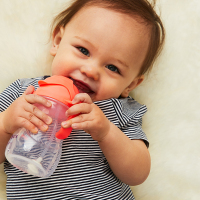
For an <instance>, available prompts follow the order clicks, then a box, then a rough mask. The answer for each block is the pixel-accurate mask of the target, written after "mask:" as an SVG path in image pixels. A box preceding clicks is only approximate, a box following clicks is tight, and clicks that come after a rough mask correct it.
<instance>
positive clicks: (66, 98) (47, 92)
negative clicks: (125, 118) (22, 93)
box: [34, 75, 79, 106]
mask: <svg viewBox="0 0 200 200" xmlns="http://www.w3.org/2000/svg"><path fill="white" fill-rule="evenodd" d="M38 84H39V86H40V87H39V88H38V89H37V90H36V91H35V92H34V94H37V95H41V96H47V97H50V98H53V99H56V100H57V101H60V102H62V103H64V104H66V105H68V106H71V105H72V103H71V101H72V100H73V99H74V97H75V95H76V94H78V93H79V91H78V89H77V87H76V86H75V85H74V84H73V81H72V80H71V79H69V78H67V77H64V76H58V75H54V76H51V77H49V78H46V79H45V80H40V81H38Z"/></svg>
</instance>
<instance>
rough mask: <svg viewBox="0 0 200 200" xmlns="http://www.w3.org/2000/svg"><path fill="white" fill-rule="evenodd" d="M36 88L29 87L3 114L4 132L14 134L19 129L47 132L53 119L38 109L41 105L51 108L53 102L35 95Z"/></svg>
mask: <svg viewBox="0 0 200 200" xmlns="http://www.w3.org/2000/svg"><path fill="white" fill-rule="evenodd" d="M33 92H34V87H33V86H29V87H28V88H27V89H26V91H25V92H24V94H23V95H22V96H20V97H19V98H18V99H16V100H15V101H14V102H13V103H12V104H11V105H10V106H9V107H8V108H7V109H6V110H5V111H4V112H3V113H2V114H3V115H2V122H3V127H4V131H5V132H6V133H11V134H13V133H14V132H15V131H16V130H17V129H18V128H22V127H23V128H26V129H27V130H29V131H31V132H32V133H37V132H38V129H40V130H42V131H46V130H47V129H48V124H50V123H51V122H52V119H51V118H50V117H49V116H47V115H46V114H45V113H44V112H42V111H41V110H40V109H39V108H37V107H36V106H35V105H34V104H35V103H39V104H42V105H44V106H46V107H51V102H49V101H47V100H46V99H45V98H43V97H41V96H38V95H35V94H33Z"/></svg>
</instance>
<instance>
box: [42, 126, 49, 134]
mask: <svg viewBox="0 0 200 200" xmlns="http://www.w3.org/2000/svg"><path fill="white" fill-rule="evenodd" d="M47 129H48V126H47V125H46V124H44V125H43V126H42V131H44V132H45V131H47Z"/></svg>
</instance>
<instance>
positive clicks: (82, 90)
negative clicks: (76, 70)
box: [71, 78, 94, 94]
mask: <svg viewBox="0 0 200 200" xmlns="http://www.w3.org/2000/svg"><path fill="white" fill-rule="evenodd" d="M71 80H72V81H73V83H74V85H75V86H76V87H77V89H78V91H79V92H80V93H87V94H93V93H94V91H92V90H91V88H90V87H89V86H88V85H87V84H85V83H84V82H82V81H78V80H74V79H72V78H71Z"/></svg>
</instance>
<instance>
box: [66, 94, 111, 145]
mask: <svg viewBox="0 0 200 200" xmlns="http://www.w3.org/2000/svg"><path fill="white" fill-rule="evenodd" d="M73 104H74V105H73V106H72V107H70V108H69V109H68V110H67V111H66V115H67V117H69V116H72V115H77V114H79V115H78V116H76V117H74V118H72V119H69V120H67V121H64V122H62V127H63V128H69V127H70V126H71V127H72V128H73V129H79V130H80V129H82V130H84V131H85V132H87V133H89V134H90V135H91V136H92V138H93V139H94V140H96V141H102V140H103V138H104V137H105V136H106V135H107V134H108V132H109V129H110V123H111V122H110V121H109V120H108V119H107V118H106V116H105V115H104V113H103V112H102V110H101V109H100V108H99V107H98V106H97V105H95V104H94V103H93V102H92V99H91V98H90V96H89V95H88V94H86V93H79V94H77V95H76V96H75V98H74V100H73Z"/></svg>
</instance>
